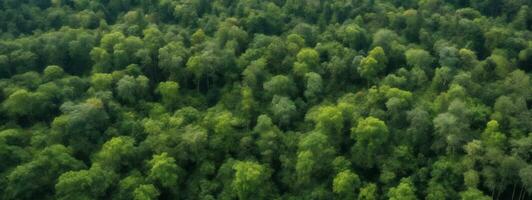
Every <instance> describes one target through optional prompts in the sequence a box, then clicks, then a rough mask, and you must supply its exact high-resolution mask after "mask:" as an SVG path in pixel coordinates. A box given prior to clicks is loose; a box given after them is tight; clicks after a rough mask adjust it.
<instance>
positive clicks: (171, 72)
mask: <svg viewBox="0 0 532 200" xmlns="http://www.w3.org/2000/svg"><path fill="white" fill-rule="evenodd" d="M188 56H189V52H188V50H187V49H186V48H185V45H184V44H183V43H180V42H170V43H168V44H167V45H165V46H164V47H161V48H160V49H159V54H158V59H159V68H160V69H161V70H162V71H163V72H164V73H166V74H168V76H169V79H170V80H172V81H185V80H184V73H185V64H186V62H187V59H188Z"/></svg>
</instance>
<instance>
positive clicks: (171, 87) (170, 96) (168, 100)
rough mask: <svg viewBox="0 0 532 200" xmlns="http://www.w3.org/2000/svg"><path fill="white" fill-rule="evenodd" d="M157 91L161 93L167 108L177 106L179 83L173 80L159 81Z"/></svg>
mask: <svg viewBox="0 0 532 200" xmlns="http://www.w3.org/2000/svg"><path fill="white" fill-rule="evenodd" d="M157 92H158V93H159V94H161V96H162V101H163V103H164V104H165V105H166V107H167V108H169V109H172V108H175V106H176V105H177V103H178V101H179V84H178V83H176V82H173V81H166V82H161V83H159V86H157Z"/></svg>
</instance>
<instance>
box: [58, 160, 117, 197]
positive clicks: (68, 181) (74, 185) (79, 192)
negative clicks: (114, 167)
mask: <svg viewBox="0 0 532 200" xmlns="http://www.w3.org/2000/svg"><path fill="white" fill-rule="evenodd" d="M115 176H116V175H115V174H114V173H113V172H110V171H107V170H105V169H102V167H101V166H99V165H93V166H92V167H91V168H90V169H89V170H81V171H69V172H66V173H63V174H61V176H60V177H59V179H58V181H57V184H56V185H55V191H56V198H57V199H74V198H76V199H94V198H102V197H103V196H104V195H105V192H106V191H107V189H108V188H109V187H110V186H111V185H112V183H113V182H114V179H115Z"/></svg>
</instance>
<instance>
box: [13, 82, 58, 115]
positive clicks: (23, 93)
mask: <svg viewBox="0 0 532 200" xmlns="http://www.w3.org/2000/svg"><path fill="white" fill-rule="evenodd" d="M48 99H49V97H47V96H46V95H45V94H43V93H40V92H28V91H27V90H24V89H21V90H17V91H15V92H13V93H12V94H11V95H9V97H8V98H7V99H6V100H5V101H4V102H3V103H2V109H3V110H4V111H5V112H6V113H7V115H9V116H11V117H23V116H27V117H34V116H39V115H42V114H44V112H46V111H47V110H48V109H49V108H48V107H49V105H47V101H49V100H48Z"/></svg>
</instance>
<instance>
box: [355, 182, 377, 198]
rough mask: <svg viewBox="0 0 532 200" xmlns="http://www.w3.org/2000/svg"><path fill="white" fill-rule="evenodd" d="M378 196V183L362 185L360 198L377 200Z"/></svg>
mask: <svg viewBox="0 0 532 200" xmlns="http://www.w3.org/2000/svg"><path fill="white" fill-rule="evenodd" d="M377 197H378V196H377V185H375V184H374V183H370V184H367V185H366V186H364V187H362V188H361V189H360V193H359V194H358V199H360V200H377Z"/></svg>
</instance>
